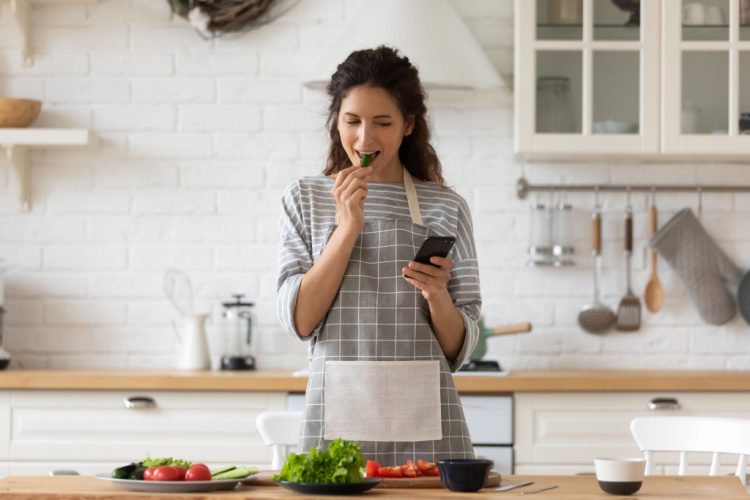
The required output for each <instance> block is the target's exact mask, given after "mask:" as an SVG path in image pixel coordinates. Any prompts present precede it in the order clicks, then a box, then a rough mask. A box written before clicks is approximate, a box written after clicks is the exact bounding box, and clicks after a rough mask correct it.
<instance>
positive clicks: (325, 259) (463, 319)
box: [277, 46, 481, 466]
mask: <svg viewBox="0 0 750 500" xmlns="http://www.w3.org/2000/svg"><path fill="white" fill-rule="evenodd" d="M327 92H328V95H329V97H330V100H331V101H330V107H329V115H328V122H327V125H328V129H329V134H330V138H331V144H330V148H329V152H328V162H327V165H326V169H325V171H324V174H323V175H317V176H312V177H304V178H302V179H300V180H298V181H296V182H294V183H292V184H291V185H290V186H288V187H287V189H286V191H285V193H284V195H283V198H282V205H283V210H282V217H281V231H280V252H279V276H278V283H277V285H278V286H277V289H278V303H277V306H278V315H279V319H280V321H281V322H282V324H283V325H284V328H285V329H286V330H287V331H288V332H289V333H290V334H292V335H294V336H296V337H298V338H299V339H301V340H307V341H310V347H309V357H310V361H311V367H310V377H309V382H308V385H307V392H306V396H305V400H306V408H305V416H304V421H303V424H302V429H301V434H300V441H299V450H300V451H307V450H308V449H310V448H313V447H316V446H320V445H324V446H323V447H324V448H325V446H327V444H328V443H329V442H330V441H331V440H333V439H335V438H338V437H341V438H344V439H347V440H350V441H354V440H356V441H359V442H360V446H361V449H362V453H363V455H364V456H365V458H366V459H369V460H375V461H377V462H379V463H380V464H381V465H382V466H386V465H402V464H405V463H406V461H407V460H412V461H414V462H415V463H416V460H418V459H419V460H425V461H428V462H435V461H437V460H440V459H443V458H473V456H474V453H473V449H472V446H471V440H470V438H469V433H468V430H467V428H466V422H465V420H464V416H463V410H462V408H461V403H460V401H459V399H458V394H457V392H456V389H455V387H454V385H453V378H452V376H451V372H454V371H456V370H457V369H458V368H460V366H461V365H462V364H463V363H464V362H465V361H466V360H467V359H468V357H469V355H470V354H471V352H472V350H473V349H474V347H475V345H476V342H477V338H478V335H479V330H478V327H477V320H478V318H479V312H480V308H481V297H480V294H479V273H478V268H477V260H476V253H475V250H474V238H473V234H472V224H471V217H470V214H469V209H468V206H467V204H466V202H465V201H464V199H463V198H461V197H460V196H459V195H458V194H456V193H455V192H453V191H452V190H451V189H449V188H447V187H445V185H444V181H443V177H442V174H441V165H440V161H439V160H438V158H437V155H436V154H435V151H434V149H433V148H432V146H431V145H430V143H429V139H430V132H429V128H428V125H427V121H426V114H427V109H426V106H425V93H424V89H423V88H422V85H421V83H420V81H419V75H418V72H417V69H416V68H415V67H414V66H412V65H411V63H410V62H409V60H408V59H407V58H406V57H401V56H399V54H398V53H397V52H396V51H395V50H393V49H391V48H388V47H384V46H380V47H378V48H377V49H369V50H362V51H357V52H353V53H352V54H351V55H350V56H349V57H348V58H347V59H346V60H345V61H344V62H343V63H342V64H340V65H339V67H338V69H337V71H336V73H335V74H334V75H333V76H332V78H331V82H330V84H329V85H328V88H327ZM365 153H371V154H372V161H371V163H370V165H369V166H368V167H366V168H362V167H360V166H359V165H360V159H361V157H362V155H363V154H365ZM432 235H434V236H455V237H456V246H455V247H454V249H453V251H452V258H440V257H433V258H432V260H431V263H432V264H434V265H429V264H419V263H416V262H411V260H412V259H413V258H414V256H415V255H416V253H417V250H418V249H419V247H420V245H421V244H422V242H423V241H424V239H425V238H426V237H427V236H432Z"/></svg>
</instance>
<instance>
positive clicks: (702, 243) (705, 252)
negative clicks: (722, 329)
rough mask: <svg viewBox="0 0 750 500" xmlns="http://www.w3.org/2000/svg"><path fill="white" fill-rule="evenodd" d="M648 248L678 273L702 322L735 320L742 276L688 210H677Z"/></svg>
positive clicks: (719, 323) (717, 323) (716, 322)
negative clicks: (737, 296) (736, 302)
mask: <svg viewBox="0 0 750 500" xmlns="http://www.w3.org/2000/svg"><path fill="white" fill-rule="evenodd" d="M649 246H650V247H651V248H653V249H654V251H656V253H658V254H659V255H660V256H662V257H663V258H664V260H666V261H667V263H668V264H669V265H670V266H671V267H672V269H674V271H675V273H677V276H678V277H679V278H680V281H682V283H683V285H685V288H686V289H687V293H688V297H690V300H691V301H692V303H693V305H694V306H695V307H696V309H698V313H699V314H700V316H701V318H703V321H705V322H706V323H709V324H711V325H723V324H724V323H726V322H728V321H729V320H731V319H732V318H733V317H734V315H735V313H736V312H737V309H736V307H735V296H736V294H737V289H738V286H739V284H740V282H741V280H742V277H743V274H744V273H743V271H742V270H741V269H740V268H739V267H737V266H736V265H735V264H734V263H733V262H732V261H731V260H730V259H729V257H727V256H726V255H725V254H724V252H722V251H721V249H720V248H719V247H718V246H717V245H716V242H715V241H714V240H713V239H712V238H711V237H710V236H709V235H708V233H707V232H706V230H705V229H704V228H703V226H701V224H700V222H698V220H697V219H696V218H695V216H694V215H693V212H692V211H691V210H690V209H689V208H685V209H683V210H680V211H679V212H678V213H677V214H676V215H675V216H674V217H672V218H671V219H670V220H669V222H667V223H666V224H665V225H664V227H662V228H661V229H659V230H658V231H657V232H656V233H655V234H654V236H653V237H652V238H651V240H650V241H649Z"/></svg>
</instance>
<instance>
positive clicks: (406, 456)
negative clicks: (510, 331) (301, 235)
mask: <svg viewBox="0 0 750 500" xmlns="http://www.w3.org/2000/svg"><path fill="white" fill-rule="evenodd" d="M404 187H405V190H406V193H407V199H408V200H409V208H410V210H411V216H412V220H411V221H407V220H400V219H388V220H377V221H366V222H365V226H364V228H363V230H362V232H361V233H360V234H359V237H358V238H357V241H356V243H355V245H354V250H353V251H352V255H351V258H350V259H349V265H348V266H347V269H346V272H345V274H344V278H343V280H342V282H341V287H340V288H339V291H338V293H337V295H336V298H335V299H334V302H333V305H332V306H331V308H330V310H329V311H328V314H327V315H326V318H325V320H324V323H323V326H322V328H321V330H320V332H319V333H318V335H317V336H316V337H315V339H313V341H314V342H315V344H314V347H313V355H312V360H311V366H310V377H309V380H308V383H307V392H306V394H305V403H306V404H305V413H304V419H303V423H302V427H301V435H300V438H299V446H298V451H299V452H301V453H304V452H307V451H308V450H309V449H310V448H314V447H316V446H322V447H323V448H326V447H327V445H328V443H329V442H330V441H331V440H333V439H334V438H336V437H343V438H345V439H348V440H350V441H353V440H357V441H359V442H360V446H361V449H362V453H363V454H364V456H365V459H366V460H375V461H377V462H378V463H380V465H381V466H390V465H403V464H405V463H406V461H407V460H412V461H413V462H415V463H416V461H417V460H425V461H428V462H436V461H437V460H441V459H445V458H473V457H474V451H473V448H472V446H471V439H470V438H469V431H468V429H467V427H466V421H465V420H464V414H463V410H462V408H461V404H460V402H459V399H458V393H457V392H456V388H455V386H454V385H453V377H452V375H451V373H450V370H449V368H448V363H447V361H446V359H445V356H444V355H443V352H442V350H441V349H440V345H439V344H438V341H437V339H436V338H435V335H434V333H433V331H432V328H431V326H430V323H429V320H428V319H427V318H428V316H427V313H428V311H429V309H428V304H427V301H426V300H425V299H424V298H423V297H422V294H421V291H420V290H419V289H418V288H416V287H414V286H413V285H411V284H410V283H408V282H407V281H406V280H405V279H404V278H403V275H402V273H401V269H402V268H403V267H405V266H406V265H407V264H408V263H409V262H410V261H411V260H412V259H413V258H414V255H416V252H417V250H418V249H419V247H420V245H421V244H422V242H423V241H424V239H425V238H426V237H427V236H428V235H430V230H429V229H428V228H427V227H425V226H423V225H422V218H421V214H420V212H419V203H418V201H417V194H416V189H415V188H414V184H413V181H412V179H411V176H410V175H409V174H408V172H407V171H406V169H404ZM337 222H338V214H337ZM335 228H336V225H335V224H334V225H333V226H332V227H331V228H330V229H329V231H328V238H330V236H331V233H332V232H333V230H334V229H335ZM378 402H379V403H378ZM389 402H392V403H390V404H389ZM326 404H328V405H329V406H328V407H327V406H326ZM346 416H350V417H351V418H350V419H349V420H348V421H347V419H346V418H342V417H346ZM347 424H351V425H347ZM327 425H328V426H331V427H335V430H333V429H332V430H331V431H330V432H329V431H328V430H327V429H326V426H327ZM405 436H408V438H407V437H405Z"/></svg>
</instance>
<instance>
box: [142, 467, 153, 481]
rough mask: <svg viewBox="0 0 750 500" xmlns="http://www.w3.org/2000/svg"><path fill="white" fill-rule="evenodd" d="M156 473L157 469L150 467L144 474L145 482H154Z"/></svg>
mask: <svg viewBox="0 0 750 500" xmlns="http://www.w3.org/2000/svg"><path fill="white" fill-rule="evenodd" d="M155 471H156V467H149V468H148V469H146V470H145V471H144V472H143V480H144V481H153V480H154V472H155Z"/></svg>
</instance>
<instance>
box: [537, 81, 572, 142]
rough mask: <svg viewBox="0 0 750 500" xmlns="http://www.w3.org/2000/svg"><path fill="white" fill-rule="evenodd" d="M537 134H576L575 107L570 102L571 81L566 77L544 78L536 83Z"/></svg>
mask: <svg viewBox="0 0 750 500" xmlns="http://www.w3.org/2000/svg"><path fill="white" fill-rule="evenodd" d="M536 131H537V133H555V134H570V133H573V132H574V123H573V107H572V104H571V102H570V79H569V78H568V77H566V76H543V77H539V78H537V81H536Z"/></svg>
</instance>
